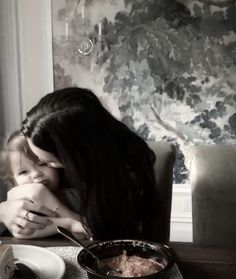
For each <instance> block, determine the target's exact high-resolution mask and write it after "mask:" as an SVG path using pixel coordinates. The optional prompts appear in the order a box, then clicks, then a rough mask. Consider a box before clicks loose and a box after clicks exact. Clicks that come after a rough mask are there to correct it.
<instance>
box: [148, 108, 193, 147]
mask: <svg viewBox="0 0 236 279" xmlns="http://www.w3.org/2000/svg"><path fill="white" fill-rule="evenodd" d="M150 107H151V110H152V111H153V113H154V115H155V117H156V120H157V122H158V123H159V124H160V125H161V126H162V127H163V128H164V129H166V130H167V131H168V132H172V133H173V134H175V135H176V136H177V137H178V138H179V139H180V140H181V141H182V142H183V143H184V144H186V145H187V144H188V140H187V139H186V138H185V136H184V135H183V134H182V133H181V132H180V131H177V130H176V129H175V128H174V127H172V126H171V125H170V124H168V123H166V122H165V121H164V120H162V119H161V117H160V116H159V114H158V112H157V110H156V108H155V107H154V106H153V105H150Z"/></svg>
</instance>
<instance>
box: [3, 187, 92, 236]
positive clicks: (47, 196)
mask: <svg viewBox="0 0 236 279" xmlns="http://www.w3.org/2000/svg"><path fill="white" fill-rule="evenodd" d="M22 199H27V200H30V201H32V204H35V205H40V206H43V207H46V208H49V209H50V210H51V211H52V212H55V214H56V215H57V217H55V215H54V216H51V215H50V216H51V217H49V218H47V217H40V218H43V219H48V220H50V221H51V222H52V224H51V225H47V227H45V228H43V229H37V230H35V231H33V232H31V234H25V233H24V234H22V233H15V231H14V234H13V235H14V236H15V237H17V238H36V237H45V236H49V235H53V234H55V233H57V231H56V227H57V226H62V227H65V228H67V229H68V230H70V231H71V232H73V233H81V234H84V235H85V236H87V233H86V231H85V230H84V228H83V226H82V223H81V219H80V215H79V214H77V213H76V212H74V211H72V210H70V209H69V208H67V207H66V206H65V205H64V204H63V203H62V202H61V201H60V200H59V199H58V198H57V197H56V196H55V195H54V194H53V193H51V192H50V191H49V190H48V189H47V188H46V187H45V186H44V185H42V184H38V183H35V184H27V185H21V186H17V187H14V188H13V189H11V190H10V191H9V192H8V200H9V201H15V200H22ZM34 212H35V213H33V212H30V213H29V214H28V219H29V220H30V221H31V220H32V221H33V222H34V219H35V216H38V215H37V212H40V211H37V210H34ZM40 213H42V212H40ZM32 221H31V222H32ZM38 221H39V220H38Z"/></svg>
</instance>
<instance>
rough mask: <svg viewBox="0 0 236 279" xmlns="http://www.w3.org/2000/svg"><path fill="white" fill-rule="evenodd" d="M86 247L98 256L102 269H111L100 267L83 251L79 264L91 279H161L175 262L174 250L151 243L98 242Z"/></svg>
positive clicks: (79, 256) (133, 241)
mask: <svg viewBox="0 0 236 279" xmlns="http://www.w3.org/2000/svg"><path fill="white" fill-rule="evenodd" d="M87 248H88V249H89V250H90V251H91V252H92V253H93V254H95V255H96V257H97V258H98V259H99V262H101V263H102V266H103V267H104V265H105V266H106V267H108V268H105V269H104V268H100V266H101V264H100V263H98V262H97V261H96V259H95V258H94V257H92V256H91V254H90V253H88V252H87V251H86V250H85V249H82V250H81V251H80V252H79V253H78V256H77V262H78V264H79V265H80V267H81V268H82V269H83V270H85V271H86V272H87V275H88V278H89V279H105V278H107V279H111V278H126V279H128V278H133V279H134V278H137V279H155V278H158V279H159V278H164V277H165V276H166V274H167V273H168V271H169V270H170V269H171V268H172V267H173V265H174V263H175V259H174V254H173V251H172V249H171V248H169V247H168V246H167V245H163V244H159V243H155V242H150V241H143V240H111V241H98V242H95V243H92V244H90V245H89V246H87Z"/></svg>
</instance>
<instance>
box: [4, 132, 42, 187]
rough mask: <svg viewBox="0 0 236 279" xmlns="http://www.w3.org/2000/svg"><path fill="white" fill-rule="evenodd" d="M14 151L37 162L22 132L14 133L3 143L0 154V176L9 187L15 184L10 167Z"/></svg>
mask: <svg viewBox="0 0 236 279" xmlns="http://www.w3.org/2000/svg"><path fill="white" fill-rule="evenodd" d="M16 151H18V152H20V153H22V154H24V155H25V156H26V157H27V158H29V159H30V160H31V161H33V162H37V161H38V157H37V156H36V155H35V154H34V153H33V152H32V151H31V149H30V147H29V145H28V142H27V139H26V138H25V136H24V135H23V134H22V132H21V131H20V130H16V131H14V132H13V133H12V134H11V135H10V136H9V137H8V138H7V139H6V141H5V142H4V144H3V148H2V151H1V154H0V175H1V178H2V179H3V180H4V181H6V182H8V183H9V184H10V186H14V184H15V181H14V176H13V173H12V166H11V154H12V152H16Z"/></svg>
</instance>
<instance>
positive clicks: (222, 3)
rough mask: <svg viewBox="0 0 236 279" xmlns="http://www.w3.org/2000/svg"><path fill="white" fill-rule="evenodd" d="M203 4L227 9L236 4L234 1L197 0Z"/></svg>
mask: <svg viewBox="0 0 236 279" xmlns="http://www.w3.org/2000/svg"><path fill="white" fill-rule="evenodd" d="M198 1H200V2H202V3H204V4H208V5H214V6H217V7H227V6H231V5H234V4H235V3H236V0H198Z"/></svg>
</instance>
